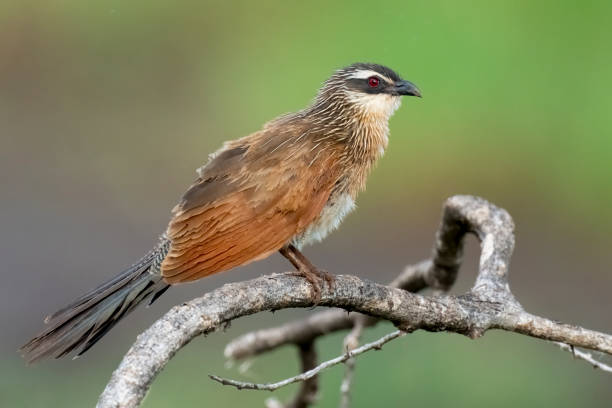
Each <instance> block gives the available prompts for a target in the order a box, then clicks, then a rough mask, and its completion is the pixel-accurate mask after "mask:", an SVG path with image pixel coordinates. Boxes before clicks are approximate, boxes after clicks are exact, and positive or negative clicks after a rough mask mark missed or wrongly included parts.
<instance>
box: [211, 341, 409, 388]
mask: <svg viewBox="0 0 612 408" xmlns="http://www.w3.org/2000/svg"><path fill="white" fill-rule="evenodd" d="M404 334H405V333H404V332H402V331H401V330H396V331H394V332H392V333H389V334H387V335H386V336H383V337H381V338H380V339H378V340H376V341H373V342H372V343H368V344H364V345H363V346H361V347H358V348H356V349H355V350H351V351H347V352H346V353H344V354H343V355H341V356H338V357H336V358H333V359H331V360H328V361H326V362H324V363H321V364H319V365H318V366H317V367H315V368H313V369H312V370H309V371H306V372H305V373H302V374H300V375H296V376H295V377H291V378H287V379H285V380H282V381H279V382H275V383H267V384H257V383H250V382H243V381H236V380H230V379H227V378H221V377H218V376H216V375H209V377H210V378H212V379H213V380H215V381H217V382H220V383H221V384H223V385H231V386H233V387H236V388H238V389H239V390H259V391H274V390H277V389H279V388H282V387H284V386H286V385H289V384H293V383H296V382H298V381H306V380H308V379H310V378H312V377H314V376H316V375H317V374H319V373H320V372H321V371H323V370H326V369H328V368H330V367H333V366H335V365H338V364H340V363H343V362H345V361H346V360H348V359H350V358H355V357H357V356H358V355H360V354H363V353H365V352H366V351H369V350H373V349H375V350H380V348H381V347H382V346H383V345H384V344H385V343H388V342H390V341H391V340H393V339H396V338H398V337H400V336H403V335H404Z"/></svg>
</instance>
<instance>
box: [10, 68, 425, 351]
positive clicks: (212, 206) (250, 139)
mask: <svg viewBox="0 0 612 408" xmlns="http://www.w3.org/2000/svg"><path fill="white" fill-rule="evenodd" d="M403 95H414V96H420V92H419V90H418V89H417V88H416V87H415V86H414V85H413V84H412V83H410V82H408V81H404V80H402V79H401V78H400V77H399V76H398V75H397V74H396V73H395V72H394V71H392V70H391V69H389V68H387V67H384V66H382V65H378V64H365V63H357V64H353V65H350V66H348V67H346V68H343V69H340V70H338V71H336V72H335V73H334V74H333V75H332V76H331V77H330V78H329V79H328V80H327V81H325V83H324V84H323V86H322V87H321V89H320V90H319V92H318V94H317V96H316V98H315V100H314V102H313V103H312V104H311V105H310V106H309V107H307V108H306V109H304V110H301V111H299V112H296V113H291V114H287V115H283V116H280V117H279V118H277V119H274V120H272V121H271V122H268V123H267V124H265V125H264V127H263V128H262V129H261V130H259V131H257V132H255V133H253V134H250V135H249V136H246V137H243V138H241V139H238V140H234V141H230V142H226V143H225V144H224V145H223V147H221V149H219V150H218V151H217V152H216V153H214V154H212V155H211V156H210V159H209V161H208V163H207V164H206V165H204V166H203V167H201V168H200V169H198V178H197V179H196V181H195V182H194V183H193V185H191V187H190V188H189V189H188V190H187V192H186V193H185V194H184V195H183V197H182V199H181V201H180V202H179V203H178V204H177V205H176V207H175V208H174V209H173V211H172V219H171V221H170V224H169V225H168V228H167V230H166V232H165V233H164V234H163V235H162V237H161V239H160V242H159V244H158V245H157V246H156V247H155V248H154V249H153V250H152V251H150V252H149V253H148V254H147V255H146V256H145V257H144V258H142V259H141V260H140V261H139V262H138V263H136V264H134V265H133V266H131V267H130V268H128V269H127V270H125V271H123V272H122V273H120V274H119V275H117V276H116V277H114V278H113V279H111V280H110V281H108V282H106V283H104V284H103V285H101V286H99V287H98V288H96V289H94V290H92V291H91V292H89V293H87V294H85V295H83V296H81V297H80V298H78V299H76V300H75V301H74V302H73V303H71V304H70V305H68V306H66V307H65V308H63V309H61V310H59V311H57V312H56V313H54V314H52V315H50V316H48V317H47V318H46V319H45V321H46V323H48V327H47V328H46V330H44V331H43V332H42V333H41V334H39V335H38V336H37V337H35V338H34V339H32V340H30V342H28V343H27V344H26V345H24V346H23V347H22V352H23V353H24V354H25V357H26V358H27V359H28V360H29V361H36V360H39V359H41V358H43V357H47V356H53V357H56V358H57V357H61V356H64V355H66V354H68V353H70V352H72V351H76V353H77V354H78V355H80V354H82V353H84V352H85V351H87V350H88V349H89V348H90V347H91V346H93V345H94V344H95V343H96V342H97V341H98V340H99V339H100V338H101V337H102V336H104V335H105V334H106V333H107V332H108V330H110V329H111V328H112V327H113V326H114V325H115V324H116V323H117V322H118V321H119V319H121V318H122V317H124V316H125V315H126V314H128V313H129V312H130V311H131V310H133V309H134V307H136V305H138V304H139V303H140V302H142V301H144V300H148V301H149V303H152V302H153V301H155V299H157V298H158V297H159V296H160V295H161V294H162V293H164V292H165V291H166V290H167V289H168V288H169V287H170V286H171V285H175V284H178V283H183V282H190V281H194V280H197V279H200V278H203V277H205V276H208V275H212V274H214V273H218V272H221V271H225V270H228V269H231V268H234V267H237V266H240V265H244V264H247V263H249V262H252V261H255V260H259V259H263V258H265V257H267V256H269V255H270V254H272V253H274V252H276V251H280V253H281V254H282V255H283V256H285V257H286V258H287V259H289V260H290V261H291V263H292V264H293V265H294V266H295V267H296V269H297V273H299V274H300V275H302V276H304V277H305V278H306V279H308V280H309V281H310V282H311V283H312V286H313V290H314V294H315V297H318V296H319V293H320V283H321V282H323V280H322V279H324V280H326V281H328V282H331V281H332V280H333V279H332V278H331V277H330V275H328V274H326V273H325V272H322V271H319V270H318V269H317V268H315V267H314V266H313V265H312V264H311V263H310V262H309V261H308V259H306V257H304V255H303V254H302V253H301V252H300V248H301V247H303V246H304V245H306V244H309V243H312V242H315V241H320V240H321V239H323V238H324V237H325V236H326V235H327V234H328V233H329V232H330V231H332V230H334V229H335V228H337V227H338V225H339V224H340V222H341V221H342V219H343V218H344V216H345V215H346V214H348V213H349V212H350V211H351V210H352V209H353V207H354V202H355V198H356V196H357V194H358V193H359V191H361V190H363V189H364V187H365V182H366V178H367V176H368V173H369V172H370V170H371V168H372V166H373V165H374V163H375V162H376V161H377V160H378V159H379V158H380V157H381V156H382V155H383V153H384V151H385V148H386V147H387V142H388V135H389V125H388V123H389V117H390V116H391V115H392V114H393V112H395V110H396V109H397V108H398V107H399V106H400V100H401V97H402V96H403Z"/></svg>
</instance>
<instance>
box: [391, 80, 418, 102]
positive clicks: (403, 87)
mask: <svg viewBox="0 0 612 408" xmlns="http://www.w3.org/2000/svg"><path fill="white" fill-rule="evenodd" d="M393 93H394V94H396V95H411V96H418V97H419V98H420V97H421V91H419V88H417V87H416V85H415V84H413V83H412V82H410V81H404V80H400V81H397V82H396V83H395V86H394V87H393Z"/></svg>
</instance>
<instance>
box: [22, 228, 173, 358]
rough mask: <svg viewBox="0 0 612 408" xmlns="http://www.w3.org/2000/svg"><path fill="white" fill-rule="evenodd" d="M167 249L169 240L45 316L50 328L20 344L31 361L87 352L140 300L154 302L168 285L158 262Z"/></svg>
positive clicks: (25, 355)
mask: <svg viewBox="0 0 612 408" xmlns="http://www.w3.org/2000/svg"><path fill="white" fill-rule="evenodd" d="M167 250H168V245H167V241H164V240H162V242H161V243H160V245H159V246H158V247H157V248H156V249H154V250H153V251H151V252H149V253H148V254H147V255H146V256H145V257H144V258H142V259H141V260H140V261H139V262H138V263H136V264H134V265H133V266H131V267H130V268H128V269H127V270H125V271H123V272H122V273H120V274H119V275H117V276H116V277H114V278H113V279H111V280H109V281H108V282H106V283H104V284H102V285H100V286H99V287H97V288H96V289H94V290H92V291H91V292H89V293H87V294H85V295H83V296H81V297H80V298H78V299H76V300H75V301H74V302H72V303H71V304H69V305H68V306H66V307H64V308H63V309H60V310H58V311H57V312H55V313H53V314H52V315H50V316H47V318H45V323H47V324H49V327H48V328H47V329H46V330H44V331H43V332H42V333H40V334H39V335H38V336H36V337H34V338H33V339H32V340H30V341H29V342H28V343H27V344H25V345H24V346H22V347H21V352H22V353H23V355H24V357H25V358H26V359H27V360H28V362H30V363H32V362H35V361H37V360H40V359H43V358H45V357H51V356H53V357H54V358H59V357H62V356H65V355H66V354H68V353H70V352H72V351H74V350H77V349H78V351H77V354H76V355H77V356H80V355H81V354H83V353H85V352H86V351H87V350H89V349H90V348H91V346H93V345H94V344H95V343H96V342H97V341H98V340H100V339H101V338H102V337H103V336H104V335H105V334H106V333H107V332H108V331H109V330H110V329H111V328H113V326H114V325H115V324H117V322H118V321H119V320H121V318H123V317H124V316H125V315H127V314H128V313H129V312H131V311H132V310H133V309H134V308H135V307H136V306H137V305H138V304H139V303H140V302H142V301H143V300H145V299H147V298H151V300H150V302H149V304H151V303H153V302H154V301H155V300H156V299H157V298H158V297H159V296H161V294H163V293H164V292H165V291H166V290H167V289H168V287H169V285H168V284H167V283H165V282H164V281H163V280H162V277H161V274H160V272H159V265H160V263H161V260H162V259H163V258H164V256H165V255H166V253H167Z"/></svg>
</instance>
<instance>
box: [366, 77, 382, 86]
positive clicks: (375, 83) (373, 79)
mask: <svg viewBox="0 0 612 408" xmlns="http://www.w3.org/2000/svg"><path fill="white" fill-rule="evenodd" d="M379 83H380V79H378V78H376V77H374V76H372V77H369V78H368V85H370V87H371V88H376V87H377V86H378V84H379Z"/></svg>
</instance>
